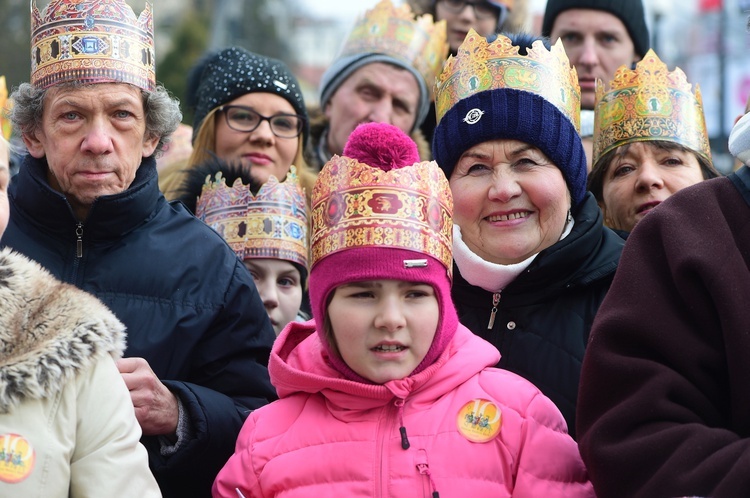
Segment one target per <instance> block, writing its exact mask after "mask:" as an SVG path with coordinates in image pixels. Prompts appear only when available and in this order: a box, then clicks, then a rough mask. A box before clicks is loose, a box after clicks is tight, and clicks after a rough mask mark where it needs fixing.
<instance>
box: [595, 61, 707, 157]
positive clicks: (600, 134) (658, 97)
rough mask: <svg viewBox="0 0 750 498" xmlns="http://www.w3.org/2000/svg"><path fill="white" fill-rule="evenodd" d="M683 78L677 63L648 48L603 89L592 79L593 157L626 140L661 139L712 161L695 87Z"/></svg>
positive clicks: (700, 99) (700, 100) (701, 107)
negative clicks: (670, 63) (671, 63)
mask: <svg viewBox="0 0 750 498" xmlns="http://www.w3.org/2000/svg"><path fill="white" fill-rule="evenodd" d="M691 88H692V85H691V84H690V83H688V81H687V78H686V77H685V73H683V72H682V70H681V69H680V68H679V67H677V68H675V70H674V71H672V72H669V70H668V69H667V65H666V64H665V63H664V62H662V61H661V59H659V56H657V55H656V53H655V52H654V51H653V50H649V51H648V52H647V53H646V55H645V56H644V57H643V59H642V60H641V61H640V62H638V64H636V66H635V69H634V70H631V69H628V68H627V67H626V66H622V67H620V68H619V69H618V70H617V72H616V73H615V78H614V79H613V80H612V81H611V82H610V89H609V90H605V88H604V83H603V82H602V81H601V80H597V82H596V104H595V106H594V112H595V114H594V153H593V155H594V162H593V164H596V163H597V162H598V161H599V159H600V158H601V157H602V156H603V155H604V154H606V153H607V152H609V151H611V150H613V149H614V148H616V147H619V146H620V145H623V144H626V143H630V142H642V141H652V140H663V141H667V142H674V143H678V144H680V145H682V146H684V147H687V148H688V149H690V150H692V151H694V152H695V153H697V154H699V155H700V156H702V157H704V158H705V159H706V160H708V162H709V163H710V162H711V147H710V145H709V142H708V133H707V131H706V120H705V117H704V114H703V99H702V97H701V92H700V88H699V87H698V85H696V86H695V94H693V93H692V90H691Z"/></svg>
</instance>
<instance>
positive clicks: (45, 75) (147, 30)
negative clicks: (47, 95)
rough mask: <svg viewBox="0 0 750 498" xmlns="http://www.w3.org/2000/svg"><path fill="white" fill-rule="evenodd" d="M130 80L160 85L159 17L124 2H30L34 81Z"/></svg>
mask: <svg viewBox="0 0 750 498" xmlns="http://www.w3.org/2000/svg"><path fill="white" fill-rule="evenodd" d="M66 82H82V83H112V82H116V83H130V84H132V85H135V86H137V87H139V88H142V89H144V90H148V91H151V90H153V89H154V88H155V87H156V73H155V59H154V21H153V14H152V11H151V4H149V3H146V6H145V8H144V9H143V12H141V15H140V16H138V17H137V18H136V16H135V13H134V12H133V9H132V8H131V7H130V6H129V5H128V4H126V3H125V2H124V0H52V1H51V2H50V3H49V4H48V5H47V7H46V8H45V9H44V11H43V12H39V10H38V9H37V7H36V0H31V84H32V85H34V86H36V87H37V88H47V87H50V86H52V85H57V84H60V83H66Z"/></svg>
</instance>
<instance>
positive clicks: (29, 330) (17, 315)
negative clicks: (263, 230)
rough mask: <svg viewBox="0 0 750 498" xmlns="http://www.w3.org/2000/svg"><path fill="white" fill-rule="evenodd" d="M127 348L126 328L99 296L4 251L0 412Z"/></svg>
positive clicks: (0, 261) (0, 262) (52, 389)
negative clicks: (58, 278)
mask: <svg viewBox="0 0 750 498" xmlns="http://www.w3.org/2000/svg"><path fill="white" fill-rule="evenodd" d="M124 350H125V326H124V325H123V324H122V323H121V322H120V321H119V320H118V319H117V318H116V317H115V315H114V314H113V313H112V312H111V311H109V309H107V307H106V306H104V304H102V303H101V302H100V301H99V300H98V299H97V298H95V297H94V296H91V295H89V294H87V293H85V292H83V291H81V290H79V289H77V288H75V287H74V286H72V285H69V284H65V283H62V282H60V281H58V280H56V279H55V278H54V277H52V275H50V274H49V273H48V272H47V271H46V270H44V269H43V268H42V267H41V266H39V265H38V264H37V263H35V262H33V261H31V260H30V259H28V258H26V257H24V256H22V255H20V254H18V253H16V252H13V251H11V250H10V249H4V250H2V251H1V252H0V413H7V412H8V411H9V410H10V409H11V408H13V407H14V406H15V405H17V404H18V403H19V402H21V401H23V400H24V399H39V398H44V397H49V396H51V395H53V394H54V393H56V392H58V391H59V390H60V389H62V387H63V386H64V385H65V384H66V383H67V382H68V381H69V380H70V379H71V378H73V377H74V376H75V375H76V374H77V373H78V372H79V371H81V370H83V369H85V368H87V367H89V366H90V365H92V364H93V363H94V362H95V361H96V360H98V359H99V358H100V357H101V356H103V355H105V354H110V355H112V357H113V358H119V357H121V356H122V353H123V351H124Z"/></svg>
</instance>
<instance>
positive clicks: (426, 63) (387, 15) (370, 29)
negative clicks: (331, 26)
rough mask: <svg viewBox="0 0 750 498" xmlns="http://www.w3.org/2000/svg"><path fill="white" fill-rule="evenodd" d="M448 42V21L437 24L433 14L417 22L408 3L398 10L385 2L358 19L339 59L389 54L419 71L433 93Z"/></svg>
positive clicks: (387, 0)
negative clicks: (366, 54)
mask: <svg viewBox="0 0 750 498" xmlns="http://www.w3.org/2000/svg"><path fill="white" fill-rule="evenodd" d="M447 40H448V35H447V31H446V23H445V21H439V22H433V20H432V15H430V14H424V15H422V16H419V17H418V18H416V19H415V18H414V13H413V12H412V10H411V7H409V5H408V4H406V3H404V4H402V5H399V6H398V7H396V6H394V5H393V4H392V3H391V2H390V1H389V0H381V1H380V2H378V4H377V5H375V7H373V8H372V9H370V10H368V11H367V12H365V14H364V16H361V17H360V18H359V19H358V20H357V22H356V24H355V25H354V28H353V29H352V31H351V33H349V37H348V38H347V40H346V42H345V43H344V46H343V47H342V49H341V53H340V54H339V57H345V56H349V55H356V54H362V53H379V54H385V55H389V56H391V57H393V58H395V59H398V60H401V61H403V62H405V63H407V64H409V65H411V66H412V67H414V68H415V69H416V70H417V71H419V74H421V75H422V77H423V78H424V80H425V83H426V84H427V88H428V89H430V90H432V88H433V85H434V83H435V77H436V76H437V74H438V73H439V72H440V68H441V67H442V66H443V62H445V58H446V57H447V56H448V41H447Z"/></svg>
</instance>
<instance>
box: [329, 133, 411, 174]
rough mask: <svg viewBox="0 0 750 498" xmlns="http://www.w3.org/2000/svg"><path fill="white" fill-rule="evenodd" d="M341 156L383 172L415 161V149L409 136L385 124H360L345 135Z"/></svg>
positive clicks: (409, 164)
mask: <svg viewBox="0 0 750 498" xmlns="http://www.w3.org/2000/svg"><path fill="white" fill-rule="evenodd" d="M344 155H345V156H346V157H350V158H352V159H356V160H357V161H359V162H361V163H364V164H366V165H368V166H370V167H372V168H380V169H382V170H383V171H390V170H392V169H397V168H403V167H404V166H411V165H412V164H414V163H418V162H419V151H418V150H417V144H415V143H414V140H412V139H411V138H410V137H409V135H407V134H406V133H404V132H403V131H401V130H400V129H399V128H398V127H397V126H393V125H391V124H388V123H364V124H361V125H359V126H357V128H355V129H354V131H353V132H352V133H351V135H349V140H347V142H346V146H345V147H344Z"/></svg>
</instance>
